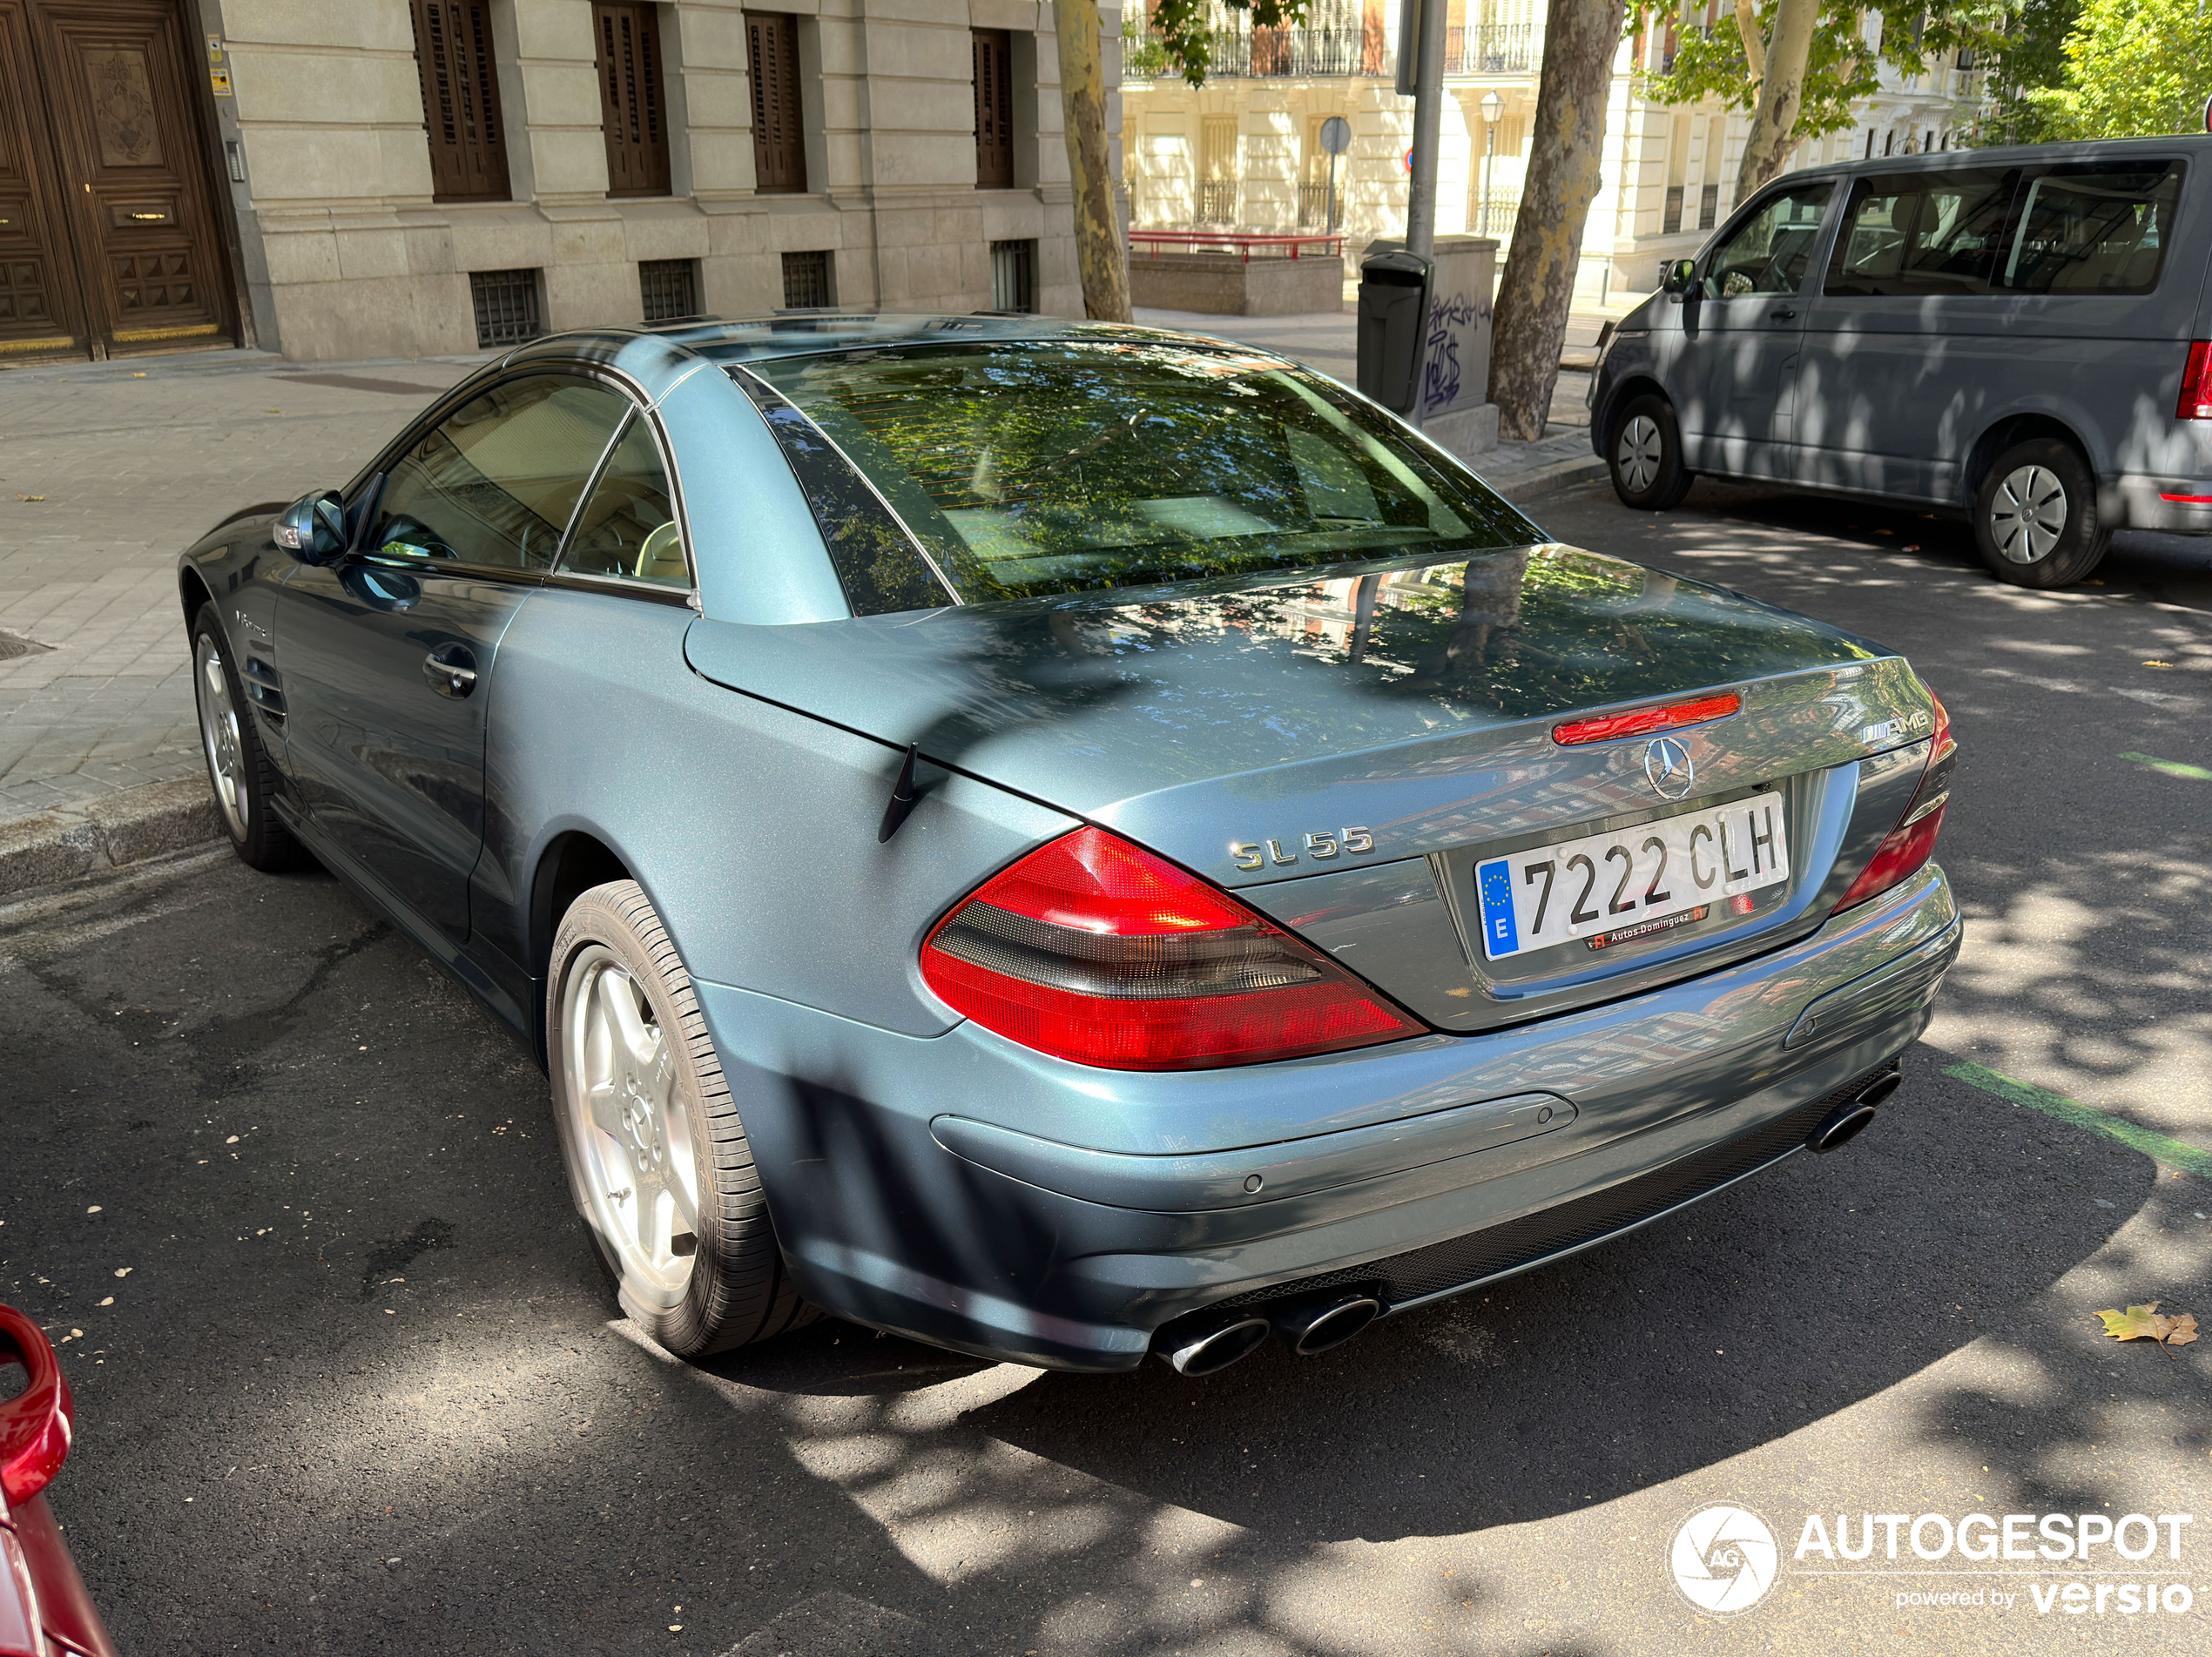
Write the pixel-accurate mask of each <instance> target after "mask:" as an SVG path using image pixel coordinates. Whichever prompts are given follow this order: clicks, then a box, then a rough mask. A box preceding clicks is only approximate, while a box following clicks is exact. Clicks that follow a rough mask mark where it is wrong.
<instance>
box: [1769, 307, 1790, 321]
mask: <svg viewBox="0 0 2212 1657" xmlns="http://www.w3.org/2000/svg"><path fill="white" fill-rule="evenodd" d="M1766 314H1767V320H1769V321H1770V322H1787V321H1788V320H1790V319H1791V318H1792V317H1794V316H1795V315H1797V312H1796V311H1795V310H1793V309H1791V307H1790V306H1786V305H1785V306H1783V307H1782V308H1781V309H1780V310H1778V311H1769V312H1768V313H1766Z"/></svg>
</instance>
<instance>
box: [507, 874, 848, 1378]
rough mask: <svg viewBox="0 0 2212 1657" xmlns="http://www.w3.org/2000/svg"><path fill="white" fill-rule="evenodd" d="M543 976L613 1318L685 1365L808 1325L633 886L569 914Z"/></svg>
mask: <svg viewBox="0 0 2212 1657" xmlns="http://www.w3.org/2000/svg"><path fill="white" fill-rule="evenodd" d="M546 977H547V985H546V1009H545V1011H546V1021H545V1026H546V1037H547V1039H546V1044H545V1045H546V1049H547V1052H546V1058H547V1061H548V1064H547V1068H548V1069H549V1070H550V1072H551V1073H552V1081H553V1114H554V1119H555V1121H556V1122H557V1123H558V1125H559V1128H560V1135H561V1152H562V1158H563V1161H564V1162H566V1163H567V1164H568V1172H569V1188H570V1192H571V1194H572V1195H573V1196H575V1198H576V1205H577V1211H578V1212H580V1213H581V1214H582V1215H583V1219H584V1223H586V1224H587V1225H589V1226H590V1228H591V1236H592V1239H593V1241H594V1242H596V1243H597V1244H598V1247H599V1252H600V1256H601V1257H602V1258H603V1259H604V1261H605V1262H606V1263H607V1267H608V1269H609V1270H610V1272H611V1273H612V1275H613V1276H614V1279H615V1283H616V1287H617V1293H618V1295H619V1297H620V1299H621V1301H622V1309H623V1310H624V1311H626V1312H628V1313H629V1314H630V1315H631V1317H633V1318H635V1319H636V1320H637V1324H638V1326H639V1327H640V1328H641V1329H643V1330H644V1331H645V1333H646V1334H648V1335H650V1336H651V1337H653V1339H655V1340H656V1341H658V1342H659V1343H660V1344H661V1345H663V1346H664V1347H665V1348H667V1350H668V1351H671V1352H673V1353H675V1354H676V1355H677V1356H678V1357H705V1356H706V1355H707V1354H708V1353H710V1352H719V1351H727V1350H728V1349H729V1348H731V1347H732V1346H743V1345H745V1344H747V1343H748V1342H752V1341H759V1340H766V1339H768V1338H769V1337H772V1336H776V1335H780V1334H782V1333H784V1332H785V1331H786V1330H792V1329H796V1328H798V1327H799V1325H800V1324H808V1323H812V1322H813V1320H814V1318H815V1317H817V1316H819V1314H818V1313H817V1312H816V1310H815V1309H814V1308H813V1307H812V1306H809V1305H808V1304H807V1303H806V1302H805V1301H803V1300H801V1299H800V1298H799V1291H798V1290H797V1289H796V1288H795V1287H794V1286H793V1284H792V1280H791V1271H790V1268H789V1267H788V1266H787V1265H786V1263H785V1262H784V1257H783V1251H782V1249H780V1248H779V1247H778V1246H777V1243H776V1232H775V1227H774V1226H773V1225H772V1223H770V1220H769V1217H768V1203H767V1198H766V1196H765V1194H764V1193H763V1192H762V1190H761V1188H760V1175H759V1171H758V1170H757V1169H755V1168H754V1166H753V1161H752V1147H751V1146H750V1145H749V1144H748V1143H747V1142H746V1140H745V1128H744V1125H743V1124H742V1123H740V1122H738V1108H737V1101H735V1100H734V1099H733V1098H732V1096H731V1093H730V1084H729V1081H728V1080H727V1079H726V1078H725V1076H724V1074H723V1073H722V1063H721V1061H720V1060H719V1059H718V1057H717V1056H716V1054H715V1051H714V1041H713V1039H712V1038H711V1036H710V1035H709V1034H707V1028H706V1020H705V1019H704V1018H702V1017H701V1016H700V1014H699V1007H698V997H697V995H696V994H694V993H693V991H692V988H691V974H690V973H686V972H685V970H684V963H683V962H682V961H681V960H679V959H678V957H677V953H676V946H675V944H674V943H673V942H672V941H671V940H670V938H669V936H668V933H667V930H666V929H665V928H664V927H663V926H662V925H661V922H660V917H659V915H658V914H657V913H654V910H653V906H652V904H651V902H650V901H648V900H647V899H646V897H645V894H644V892H643V891H642V890H641V889H640V888H639V887H638V886H637V882H636V881H634V880H616V881H610V883H608V884H607V885H605V886H594V887H592V888H591V890H590V891H589V892H585V893H583V895H582V896H581V897H579V898H578V899H577V900H576V901H575V902H574V903H573V904H571V905H570V906H569V912H568V913H567V914H565V915H563V917H562V919H561V929H560V931H559V933H557V934H556V936H555V938H554V940H553V960H552V964H551V970H550V972H549V973H547V975H546Z"/></svg>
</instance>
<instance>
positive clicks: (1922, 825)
mask: <svg viewBox="0 0 2212 1657" xmlns="http://www.w3.org/2000/svg"><path fill="white" fill-rule="evenodd" d="M1928 699H1929V700H1930V701H1931V702H1932V703H1934V704H1935V735H1934V737H1933V738H1931V739H1930V741H1929V743H1928V760H1927V764H1926V765H1924V766H1922V767H1921V770H1920V785H1919V787H1918V788H1917V789H1915V790H1913V791H1912V804H1911V805H1907V806H1906V807H1905V815H1904V816H1902V817H1900V818H1898V821H1897V826H1896V827H1895V828H1893V829H1892V830H1891V831H1890V832H1889V833H1888V834H1887V835H1886V836H1885V837H1884V839H1883V840H1882V844H1881V845H1880V846H1879V847H1878V849H1877V850H1876V852H1875V853H1874V856H1873V859H1872V860H1871V861H1870V862H1869V863H1868V864H1867V866H1865V869H1863V870H1861V871H1860V872H1859V876H1858V879H1856V880H1854V881H1852V882H1851V890H1850V891H1849V892H1845V893H1844V900H1843V901H1842V902H1841V903H1839V904H1838V905H1837V906H1836V907H1835V911H1834V913H1837V914H1841V913H1843V912H1844V910H1846V909H1849V908H1851V907H1852V906H1855V905H1858V904H1862V903H1865V901H1866V900H1867V899H1869V898H1878V897H1879V896H1880V895H1881V894H1882V893H1883V892H1887V891H1888V890H1889V889H1890V888H1891V887H1892V886H1895V885H1897V883H1898V881H1900V880H1902V879H1905V877H1907V876H1908V875H1912V874H1917V873H1919V872H1920V870H1921V869H1922V868H1923V867H1925V866H1926V864H1927V861H1928V859H1930V858H1932V857H1933V856H1934V855H1935V844H1936V836H1937V835H1938V834H1939V833H1941V832H1943V813H1944V810H1945V807H1946V805H1948V803H1949V801H1950V798H1951V766H1952V760H1953V759H1954V758H1955V757H1956V756H1957V754H1958V752H1959V744H1958V743H1957V742H1956V741H1955V740H1953V739H1952V735H1951V715H1950V713H1949V712H1948V711H1946V709H1945V707H1944V705H1943V698H1942V697H1939V696H1938V695H1936V694H1935V692H1934V691H1932V690H1931V691H1930V692H1928Z"/></svg>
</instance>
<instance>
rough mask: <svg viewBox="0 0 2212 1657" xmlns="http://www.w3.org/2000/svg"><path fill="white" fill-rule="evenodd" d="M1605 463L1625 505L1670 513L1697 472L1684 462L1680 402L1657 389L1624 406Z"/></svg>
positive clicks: (1637, 508)
mask: <svg viewBox="0 0 2212 1657" xmlns="http://www.w3.org/2000/svg"><path fill="white" fill-rule="evenodd" d="M1605 464H1606V469H1607V470H1608V472H1610V473H1611V474H1612V475H1613V493H1614V494H1615V495H1619V496H1620V497H1621V504H1622V506H1625V507H1633V508H1634V509H1635V510H1637V511H1639V512H1664V511H1666V510H1667V509H1668V508H1669V507H1673V506H1679V505H1680V504H1681V503H1682V498H1683V495H1687V494H1689V486H1690V484H1691V482H1693V481H1694V480H1695V477H1696V474H1694V473H1692V472H1690V471H1689V469H1688V468H1685V467H1684V466H1683V463H1682V428H1681V427H1680V426H1679V425H1677V424H1676V421H1675V406H1674V405H1673V404H1672V403H1670V402H1669V401H1667V400H1666V399H1665V398H1664V397H1662V396H1659V395H1657V394H1653V393H1647V394H1645V395H1643V396H1641V397H1639V398H1637V399H1636V400H1635V401H1634V402H1632V403H1630V404H1629V406H1628V407H1627V408H1623V409H1622V411H1621V418H1620V420H1619V421H1617V422H1616V423H1615V426H1614V428H1613V444H1612V453H1611V454H1609V455H1607V456H1606V460H1605Z"/></svg>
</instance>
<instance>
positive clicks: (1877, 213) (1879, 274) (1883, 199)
mask: <svg viewBox="0 0 2212 1657" xmlns="http://www.w3.org/2000/svg"><path fill="white" fill-rule="evenodd" d="M2019 181H2020V169H2019V168H2018V167H2012V168H2007V169H2004V170H2001V171H2000V170H1999V169H1996V168H1980V167H1976V168H1960V169H1958V170H1955V171H1951V172H1898V173H1891V174H1888V175H1886V176H1884V175H1880V174H1878V175H1876V176H1875V177H1873V178H1861V179H1859V180H1858V182H1857V183H1856V184H1854V185H1852V186H1851V206H1850V209H1849V211H1848V212H1847V213H1846V215H1845V217H1844V228H1843V233H1842V234H1841V235H1839V236H1838V237H1837V238H1836V254H1835V258H1834V259H1832V260H1831V263H1830V265H1829V267H1828V280H1827V282H1826V284H1825V285H1824V286H1823V288H1822V290H1821V291H1822V292H1823V293H1832V294H1842V295H1858V296H1861V297H1888V296H1890V295H1894V294H1929V293H1987V292H1988V291H1989V278H1990V273H1991V272H1992V270H1993V269H1994V267H1995V266H1996V263H1997V253H1998V250H1999V248H2000V247H2001V246H2003V245H2004V242H2005V231H2006V212H2007V211H2008V210H2009V209H2010V207H2011V205H2012V201H2013V191H2014V188H2015V186H2016V185H2018V183H2019Z"/></svg>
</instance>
